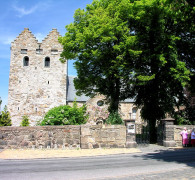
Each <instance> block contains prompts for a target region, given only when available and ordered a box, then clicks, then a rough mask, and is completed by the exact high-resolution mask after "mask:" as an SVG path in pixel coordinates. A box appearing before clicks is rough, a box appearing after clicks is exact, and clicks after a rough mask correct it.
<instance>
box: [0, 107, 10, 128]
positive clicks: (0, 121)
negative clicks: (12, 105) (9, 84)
mask: <svg viewBox="0 0 195 180" xmlns="http://www.w3.org/2000/svg"><path fill="white" fill-rule="evenodd" d="M11 125H12V123H11V117H10V113H9V111H8V110H7V106H5V107H4V110H3V111H2V112H1V114H0V126H11Z"/></svg>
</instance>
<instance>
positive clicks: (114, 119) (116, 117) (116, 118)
mask: <svg viewBox="0 0 195 180" xmlns="http://www.w3.org/2000/svg"><path fill="white" fill-rule="evenodd" d="M105 123H106V124H124V122H123V120H122V118H121V116H120V114H119V113H117V112H112V113H110V115H109V116H108V118H107V119H106V121H105Z"/></svg>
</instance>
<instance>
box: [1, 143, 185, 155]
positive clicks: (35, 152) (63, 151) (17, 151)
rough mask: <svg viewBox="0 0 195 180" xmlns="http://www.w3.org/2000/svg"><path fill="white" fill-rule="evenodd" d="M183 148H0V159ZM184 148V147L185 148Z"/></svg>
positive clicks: (148, 146)
mask: <svg viewBox="0 0 195 180" xmlns="http://www.w3.org/2000/svg"><path fill="white" fill-rule="evenodd" d="M176 149H184V148H182V147H179V148H177V147H173V148H167V147H164V146H159V145H156V144H150V145H139V146H138V147H137V148H128V149H127V148H113V149H104V148H102V149H101V148H99V149H4V150H3V149H0V159H46V158H70V157H88V156H103V155H114V154H130V153H158V152H161V151H167V150H169V151H171V150H176ZM185 149H186V148H185Z"/></svg>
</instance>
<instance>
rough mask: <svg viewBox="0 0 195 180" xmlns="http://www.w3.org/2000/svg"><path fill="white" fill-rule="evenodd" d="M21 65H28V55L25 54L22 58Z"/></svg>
mask: <svg viewBox="0 0 195 180" xmlns="http://www.w3.org/2000/svg"><path fill="white" fill-rule="evenodd" d="M23 65H24V66H29V57H28V56H25V57H24V59H23Z"/></svg>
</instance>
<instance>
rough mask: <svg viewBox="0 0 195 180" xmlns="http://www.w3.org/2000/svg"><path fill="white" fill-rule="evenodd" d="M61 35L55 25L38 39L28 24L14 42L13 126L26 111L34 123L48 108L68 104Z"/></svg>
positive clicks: (11, 81) (10, 107) (10, 95)
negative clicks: (61, 60) (41, 39)
mask: <svg viewBox="0 0 195 180" xmlns="http://www.w3.org/2000/svg"><path fill="white" fill-rule="evenodd" d="M59 36H60V35H59V33H58V32H57V30H56V29H53V30H52V31H51V32H50V33H49V34H48V35H47V37H46V38H45V39H44V40H43V41H42V43H39V42H38V41H37V39H36V38H35V37H34V35H33V34H32V33H31V32H30V31H29V29H28V28H25V29H24V31H23V32H22V33H21V34H20V35H19V36H18V37H17V38H16V39H15V40H14V42H12V43H11V60H10V75H9V92H8V110H9V112H10V114H11V118H12V124H13V126H19V125H20V123H21V121H22V116H24V115H27V116H28V117H29V119H30V125H31V126H33V125H35V124H36V122H37V121H38V120H40V119H41V118H42V117H43V116H44V114H45V113H46V112H47V111H48V110H49V109H51V108H53V107H55V106H59V105H62V104H66V81H67V80H66V79H67V63H61V62H60V61H59V59H60V54H61V53H62V51H63V47H62V45H61V44H60V43H59V42H58V37H59Z"/></svg>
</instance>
